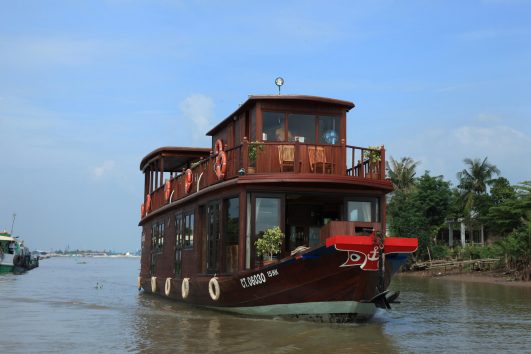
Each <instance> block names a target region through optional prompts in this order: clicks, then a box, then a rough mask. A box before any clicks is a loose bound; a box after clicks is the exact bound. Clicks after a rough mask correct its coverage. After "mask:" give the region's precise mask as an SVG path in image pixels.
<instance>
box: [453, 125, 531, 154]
mask: <svg viewBox="0 0 531 354" xmlns="http://www.w3.org/2000/svg"><path fill="white" fill-rule="evenodd" d="M453 135H454V137H455V138H456V139H457V141H458V142H459V143H460V144H462V145H465V146H471V147H480V148H485V149H486V151H488V150H490V149H504V150H512V148H513V147H517V146H518V145H520V144H524V143H527V144H529V143H531V142H530V139H529V137H526V136H525V134H523V133H522V132H519V131H517V130H515V129H513V128H511V127H508V126H504V125H498V126H492V127H478V126H462V127H459V128H457V129H455V130H454V131H453Z"/></svg>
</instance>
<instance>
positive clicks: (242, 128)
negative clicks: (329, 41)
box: [140, 95, 391, 217]
mask: <svg viewBox="0 0 531 354" xmlns="http://www.w3.org/2000/svg"><path fill="white" fill-rule="evenodd" d="M353 107H354V104H353V103H352V102H348V101H341V100H335V99H329V98H323V97H314V96H287V95H280V96H279V95H277V96H250V97H249V99H248V100H247V101H246V102H245V103H244V104H242V105H241V106H240V107H239V108H238V109H237V110H236V111H235V112H234V113H232V114H231V115H230V116H228V117H227V118H226V119H224V120H223V121H221V122H220V123H219V124H218V125H217V126H215V127H214V128H213V129H211V130H210V131H209V132H208V133H207V135H210V136H212V146H211V148H206V149H205V148H176V147H168V148H159V149H157V150H155V151H153V152H151V153H150V154H148V155H147V156H146V157H145V158H144V159H143V160H142V162H141V164H140V169H141V170H142V171H143V172H144V174H145V196H146V197H145V198H146V200H145V202H147V199H148V196H149V199H150V201H149V202H148V203H147V204H146V209H147V210H145V212H143V213H142V216H143V217H144V216H145V215H147V213H149V212H152V211H154V210H156V209H158V208H160V207H162V206H164V205H166V204H168V203H169V202H174V201H176V200H179V199H182V198H184V197H188V196H191V195H194V194H196V193H199V192H201V191H204V190H205V189H206V188H207V187H211V186H214V185H216V184H219V183H222V182H226V181H233V183H251V182H260V181H262V182H267V181H269V182H272V181H273V182H281V181H297V182H301V181H312V182H328V183H329V182H335V183H347V184H353V185H356V184H357V185H361V186H366V187H372V188H378V189H385V190H390V189H391V184H390V182H389V181H387V180H386V179H385V149H384V147H383V146H381V147H379V148H377V149H374V148H368V147H358V146H354V145H348V144H347V143H346V126H347V125H346V114H347V112H348V111H349V110H350V109H351V108H353ZM216 142H218V146H216ZM219 150H223V153H218V151H219ZM221 155H224V156H221ZM223 162H225V163H226V164H225V165H224V166H223ZM216 163H217V164H218V168H219V169H220V170H223V169H225V171H224V173H219V172H218V174H216V172H215V169H216ZM187 170H190V171H189V172H188V173H185V171H187ZM190 180H191V183H190ZM187 182H188V183H187Z"/></svg>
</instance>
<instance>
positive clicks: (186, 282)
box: [181, 278, 190, 299]
mask: <svg viewBox="0 0 531 354" xmlns="http://www.w3.org/2000/svg"><path fill="white" fill-rule="evenodd" d="M189 293H190V278H184V279H183V283H182V284H181V296H182V297H183V299H186V298H187V297H188V294H189Z"/></svg>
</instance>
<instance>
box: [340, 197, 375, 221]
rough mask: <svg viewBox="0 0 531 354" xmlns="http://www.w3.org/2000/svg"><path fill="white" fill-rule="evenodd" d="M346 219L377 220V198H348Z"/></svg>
mask: <svg viewBox="0 0 531 354" xmlns="http://www.w3.org/2000/svg"><path fill="white" fill-rule="evenodd" d="M347 217H348V221H361V222H378V221H379V205H378V199H377V198H372V199H367V200H349V201H348V203H347Z"/></svg>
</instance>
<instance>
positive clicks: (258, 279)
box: [240, 269, 278, 289]
mask: <svg viewBox="0 0 531 354" xmlns="http://www.w3.org/2000/svg"><path fill="white" fill-rule="evenodd" d="M266 274H267V276H266ZM266 274H264V273H257V274H253V275H250V276H248V277H243V278H240V283H241V284H242V288H244V289H245V288H250V287H251V286H255V285H260V284H264V283H265V282H267V278H272V277H276V276H277V275H278V270H277V269H273V270H268V271H267V272H266Z"/></svg>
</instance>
